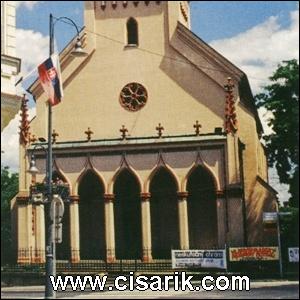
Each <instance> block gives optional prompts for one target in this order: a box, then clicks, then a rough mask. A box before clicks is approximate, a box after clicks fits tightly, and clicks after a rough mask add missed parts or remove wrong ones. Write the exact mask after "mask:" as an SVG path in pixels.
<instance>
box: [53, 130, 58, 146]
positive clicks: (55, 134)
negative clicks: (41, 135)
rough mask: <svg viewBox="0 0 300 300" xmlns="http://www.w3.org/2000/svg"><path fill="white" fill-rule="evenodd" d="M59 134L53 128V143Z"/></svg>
mask: <svg viewBox="0 0 300 300" xmlns="http://www.w3.org/2000/svg"><path fill="white" fill-rule="evenodd" d="M58 136H59V134H58V133H57V132H56V131H55V129H53V132H52V143H53V144H55V143H56V138H57V137H58Z"/></svg>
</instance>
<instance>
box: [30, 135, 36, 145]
mask: <svg viewBox="0 0 300 300" xmlns="http://www.w3.org/2000/svg"><path fill="white" fill-rule="evenodd" d="M36 141H37V138H36V137H35V135H34V134H33V135H31V134H30V133H29V143H35V142H36Z"/></svg>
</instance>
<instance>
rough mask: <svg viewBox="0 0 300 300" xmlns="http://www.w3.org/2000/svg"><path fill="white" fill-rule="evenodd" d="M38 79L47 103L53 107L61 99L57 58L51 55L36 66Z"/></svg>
mask: <svg viewBox="0 0 300 300" xmlns="http://www.w3.org/2000/svg"><path fill="white" fill-rule="evenodd" d="M38 72H39V79H40V82H41V84H42V87H43V89H44V91H45V93H46V94H47V96H48V99H49V103H50V104H51V105H52V106H54V105H56V104H58V103H60V102H61V100H62V98H63V89H62V80H61V72H60V65H59V57H58V55H57V54H53V55H52V56H51V57H49V58H48V59H47V60H46V61H45V62H43V63H42V64H41V65H39V66H38Z"/></svg>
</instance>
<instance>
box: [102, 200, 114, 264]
mask: <svg viewBox="0 0 300 300" xmlns="http://www.w3.org/2000/svg"><path fill="white" fill-rule="evenodd" d="M114 198H115V195H114V194H104V210H105V240H106V261H107V262H108V263H110V262H114V261H115V260H116V256H115V221H114V202H113V201H114Z"/></svg>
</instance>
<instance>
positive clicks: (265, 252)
mask: <svg viewBox="0 0 300 300" xmlns="http://www.w3.org/2000/svg"><path fill="white" fill-rule="evenodd" d="M229 259H230V261H251V260H278V259H279V251H278V247H241V248H229Z"/></svg>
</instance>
